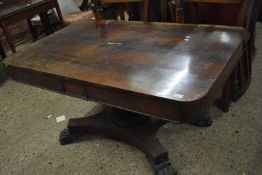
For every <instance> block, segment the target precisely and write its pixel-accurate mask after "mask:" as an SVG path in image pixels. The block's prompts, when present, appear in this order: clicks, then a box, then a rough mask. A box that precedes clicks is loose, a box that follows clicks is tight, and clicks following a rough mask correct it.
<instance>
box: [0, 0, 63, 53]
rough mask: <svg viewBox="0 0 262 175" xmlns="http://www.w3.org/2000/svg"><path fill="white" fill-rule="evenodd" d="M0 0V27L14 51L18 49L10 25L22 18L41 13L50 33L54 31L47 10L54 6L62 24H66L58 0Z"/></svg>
mask: <svg viewBox="0 0 262 175" xmlns="http://www.w3.org/2000/svg"><path fill="white" fill-rule="evenodd" d="M0 2H1V4H0V27H1V28H2V29H3V32H4V35H5V37H6V40H7V42H8V44H9V46H10V48H11V50H12V52H13V53H15V52H16V49H15V46H14V44H13V42H12V37H11V35H10V32H9V30H8V25H11V24H14V23H16V22H18V21H21V20H30V18H32V17H34V16H35V15H39V16H40V18H41V21H42V23H43V26H44V29H45V32H46V34H48V35H49V34H51V33H52V31H51V25H50V22H49V18H48V15H47V11H48V10H50V9H53V8H55V9H56V11H57V14H58V16H59V19H60V22H61V23H62V25H63V24H64V21H63V17H62V13H61V10H60V7H59V4H58V2H57V0H1V1H0ZM29 24H31V23H29Z"/></svg>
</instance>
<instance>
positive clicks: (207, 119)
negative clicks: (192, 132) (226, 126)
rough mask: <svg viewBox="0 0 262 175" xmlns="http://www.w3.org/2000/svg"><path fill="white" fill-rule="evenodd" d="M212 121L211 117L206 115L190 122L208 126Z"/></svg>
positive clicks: (199, 125)
mask: <svg viewBox="0 0 262 175" xmlns="http://www.w3.org/2000/svg"><path fill="white" fill-rule="evenodd" d="M212 123H213V120H212V118H211V117H210V116H209V115H206V116H203V117H202V118H200V119H198V120H197V121H196V122H194V123H192V124H193V125H195V126H198V127H210V126H211V125H212Z"/></svg>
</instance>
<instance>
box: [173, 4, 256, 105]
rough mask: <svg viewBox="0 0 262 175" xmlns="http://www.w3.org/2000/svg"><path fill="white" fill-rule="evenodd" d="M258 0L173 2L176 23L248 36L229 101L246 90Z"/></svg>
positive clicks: (238, 96) (251, 57) (253, 45)
mask: <svg viewBox="0 0 262 175" xmlns="http://www.w3.org/2000/svg"><path fill="white" fill-rule="evenodd" d="M260 5H261V0H176V12H177V13H176V20H177V22H182V23H183V22H185V23H206V24H220V25H230V26H240V27H244V28H245V29H246V30H248V31H249V33H250V39H249V40H248V41H247V42H246V44H245V46H244V47H243V50H244V51H245V52H244V53H243V55H242V58H241V60H240V62H239V65H238V67H237V70H236V78H235V83H234V84H233V88H232V93H231V95H232V96H231V97H230V98H232V100H233V101H237V100H238V99H239V98H240V97H241V96H242V95H243V94H244V92H245V91H246V90H247V88H248V87H249V84H250V82H251V78H252V60H253V59H254V57H255V55H256V49H255V33H256V31H255V29H256V19H257V16H258V11H259V7H260Z"/></svg>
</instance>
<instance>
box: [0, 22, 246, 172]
mask: <svg viewBox="0 0 262 175" xmlns="http://www.w3.org/2000/svg"><path fill="white" fill-rule="evenodd" d="M76 33H77V34H78V35H75V34H76ZM247 36H248V35H247V33H246V31H245V30H243V29H242V28H238V27H225V26H211V25H210V26H209V25H179V24H167V23H144V22H116V21H101V22H99V23H95V22H94V23H91V22H85V23H83V24H80V23H79V24H76V25H72V26H69V27H68V28H65V29H64V30H61V31H59V32H58V33H56V34H54V35H52V37H49V38H46V39H43V40H41V41H40V42H38V43H37V44H35V45H33V46H32V47H30V48H27V49H25V50H24V51H21V52H19V53H17V54H15V55H13V56H12V58H8V59H6V60H5V61H4V63H5V64H7V65H8V67H7V68H8V70H9V72H10V75H11V77H12V78H13V79H14V80H17V81H21V82H24V83H28V84H31V85H34V86H39V87H42V88H47V89H49V90H53V91H57V92H60V93H64V94H67V95H73V96H75V97H78V98H83V99H86V100H91V101H95V102H98V103H101V104H104V105H105V106H107V107H108V108H110V110H106V111H105V112H102V113H99V114H96V115H94V116H91V117H88V118H83V119H70V121H69V124H68V130H66V131H64V132H62V135H61V138H60V139H61V140H60V141H61V143H62V144H65V143H68V142H70V141H72V140H74V139H75V138H76V137H78V136H79V135H81V134H83V133H96V134H104V135H107V136H112V137H114V138H118V139H121V140H124V141H126V142H127V143H130V144H133V145H134V146H136V147H138V148H139V149H141V150H142V151H143V152H144V153H145V154H146V157H147V158H148V160H149V162H150V163H151V165H152V166H153V168H154V170H155V173H156V174H161V173H164V174H168V175H171V174H172V175H173V174H175V171H174V169H172V168H171V164H170V162H169V159H168V153H167V151H166V150H165V149H164V148H163V147H162V146H161V144H160V143H159V142H158V140H157V139H156V136H155V135H156V132H157V130H158V129H159V127H161V126H162V125H163V124H165V121H176V122H188V123H194V122H196V121H198V120H199V119H200V118H202V117H203V116H204V117H205V116H207V115H208V114H207V113H208V109H209V108H210V106H211V105H212V104H213V102H214V100H215V99H216V98H217V97H218V95H219V94H220V92H221V91H222V88H223V87H224V85H225V84H226V82H227V80H228V79H229V77H230V75H231V74H232V72H233V71H234V69H235V67H236V65H237V62H238V61H239V59H240V56H241V55H242V46H243V42H244V40H245V39H247ZM128 111H129V112H128ZM149 116H150V117H149ZM151 117H153V118H156V119H153V118H151ZM119 118H121V119H122V120H119ZM125 119H128V120H125ZM158 119H160V120H158ZM112 121H113V123H114V124H112ZM126 121H132V122H131V124H130V123H125V122H126ZM126 124H128V128H126V127H125V126H126ZM133 124H134V125H133ZM130 125H131V126H130Z"/></svg>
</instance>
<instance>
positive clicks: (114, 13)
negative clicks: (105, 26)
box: [91, 0, 149, 21]
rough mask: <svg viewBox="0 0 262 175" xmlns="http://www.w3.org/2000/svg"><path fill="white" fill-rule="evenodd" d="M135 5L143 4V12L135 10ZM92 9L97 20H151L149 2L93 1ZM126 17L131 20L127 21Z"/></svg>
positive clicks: (144, 0) (139, 0)
mask: <svg viewBox="0 0 262 175" xmlns="http://www.w3.org/2000/svg"><path fill="white" fill-rule="evenodd" d="M134 3H142V4H143V10H142V12H139V10H138V8H133V6H132V5H134ZM91 7H92V10H93V12H94V15H95V18H96V19H97V20H101V19H108V18H109V19H119V20H121V19H124V20H129V19H131V20H133V19H136V20H137V19H139V20H143V21H148V19H149V17H148V15H149V0H93V1H92V5H91ZM109 10H110V11H109ZM108 11H109V13H108ZM126 15H128V16H129V19H125V18H126ZM137 16H138V17H137Z"/></svg>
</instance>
